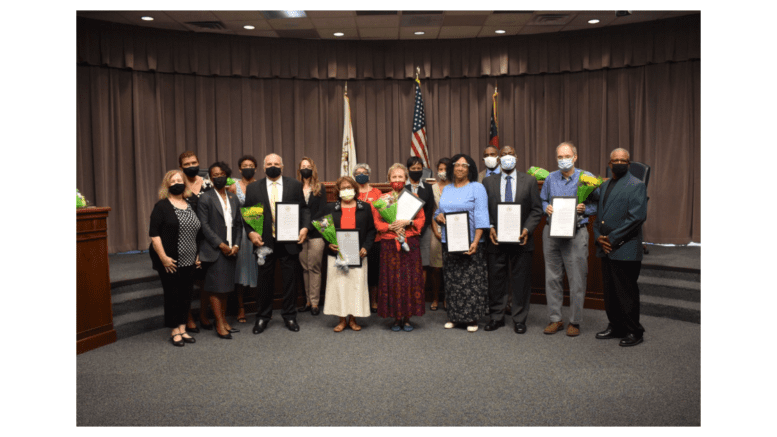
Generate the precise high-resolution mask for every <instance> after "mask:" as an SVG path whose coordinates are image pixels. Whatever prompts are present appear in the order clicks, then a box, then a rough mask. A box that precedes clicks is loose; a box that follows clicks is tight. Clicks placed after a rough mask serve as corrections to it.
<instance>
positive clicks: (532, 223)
mask: <svg viewBox="0 0 777 437" xmlns="http://www.w3.org/2000/svg"><path fill="white" fill-rule="evenodd" d="M513 173H514V174H513V175H512V176H513V177H514V178H515V181H514V183H515V198H514V199H513V203H519V204H521V223H523V227H524V228H526V229H527V230H528V231H529V238H528V239H527V240H526V244H524V245H523V246H521V245H518V244H506V245H499V246H495V245H493V244H488V245H487V250H488V251H489V252H491V253H497V252H498V251H500V250H502V251H503V250H517V251H520V252H531V251H533V250H534V235H533V233H534V229H535V228H536V227H537V225H538V224H540V219H541V218H542V201H541V200H540V191H539V190H538V189H537V179H536V178H535V177H534V176H529V175H528V174H526V173H523V172H520V171H518V170H515V171H514V172H513ZM501 183H502V175H501V174H494V175H491V176H488V177H487V178H485V179H483V186H484V187H485V188H486V194H488V216H489V220H490V221H491V225H493V226H494V227H496V221H497V211H496V210H497V204H499V203H500V202H501V201H502V194H501ZM498 232H499V230H498V229H497V233H498ZM490 241H491V240H490V238H489V242H490Z"/></svg>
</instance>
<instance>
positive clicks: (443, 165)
mask: <svg viewBox="0 0 777 437" xmlns="http://www.w3.org/2000/svg"><path fill="white" fill-rule="evenodd" d="M450 168H451V160H450V159H448V158H442V159H440V160H439V161H437V181H436V182H435V184H434V185H432V192H433V194H434V208H433V209H432V211H436V210H437V208H439V207H440V196H441V195H442V192H443V190H444V189H445V187H447V186H448V185H450V183H451V181H450V179H449V176H448V175H449V174H450V173H451V172H450ZM430 216H431V215H430ZM430 227H431V230H432V233H433V234H434V238H432V240H431V242H430V247H429V267H431V274H432V275H431V277H432V291H433V293H434V300H433V301H432V306H431V307H429V308H430V309H431V310H432V311H437V307H438V305H439V303H438V301H439V296H440V286H441V285H442V234H441V233H440V232H441V230H442V228H441V227H440V224H439V223H436V222H434V221H432V225H431V226H430Z"/></svg>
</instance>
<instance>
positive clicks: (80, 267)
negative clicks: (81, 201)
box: [76, 207, 116, 354]
mask: <svg viewBox="0 0 777 437" xmlns="http://www.w3.org/2000/svg"><path fill="white" fill-rule="evenodd" d="M110 210H111V209H110V208H95V207H91V208H79V209H77V210H76V354H81V353H84V352H87V351H90V350H92V349H95V348H98V347H100V346H105V345H106V344H110V343H113V342H115V341H116V330H115V329H113V311H112V309H111V280H110V275H109V270H108V240H107V238H108V224H107V221H108V212H109V211H110Z"/></svg>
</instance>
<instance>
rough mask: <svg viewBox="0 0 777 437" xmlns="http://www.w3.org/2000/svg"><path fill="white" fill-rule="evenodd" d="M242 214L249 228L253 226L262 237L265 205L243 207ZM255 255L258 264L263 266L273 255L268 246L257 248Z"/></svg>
mask: <svg viewBox="0 0 777 437" xmlns="http://www.w3.org/2000/svg"><path fill="white" fill-rule="evenodd" d="M240 214H241V215H242V216H243V220H245V222H246V223H248V226H251V229H253V230H254V231H256V232H258V233H259V234H260V235H261V233H262V230H263V229H264V205H262V203H261V202H260V203H257V204H256V205H254V206H244V207H241V208H240ZM254 253H255V254H256V262H257V264H259V265H260V266H263V265H264V260H265V258H267V255H269V254H271V253H272V249H270V248H269V247H267V246H262V247H257V248H255V249H254Z"/></svg>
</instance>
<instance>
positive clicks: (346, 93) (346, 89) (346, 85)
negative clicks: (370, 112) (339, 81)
mask: <svg viewBox="0 0 777 437" xmlns="http://www.w3.org/2000/svg"><path fill="white" fill-rule="evenodd" d="M345 95H346V96H347V95H348V81H347V80H346V81H345Z"/></svg>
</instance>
